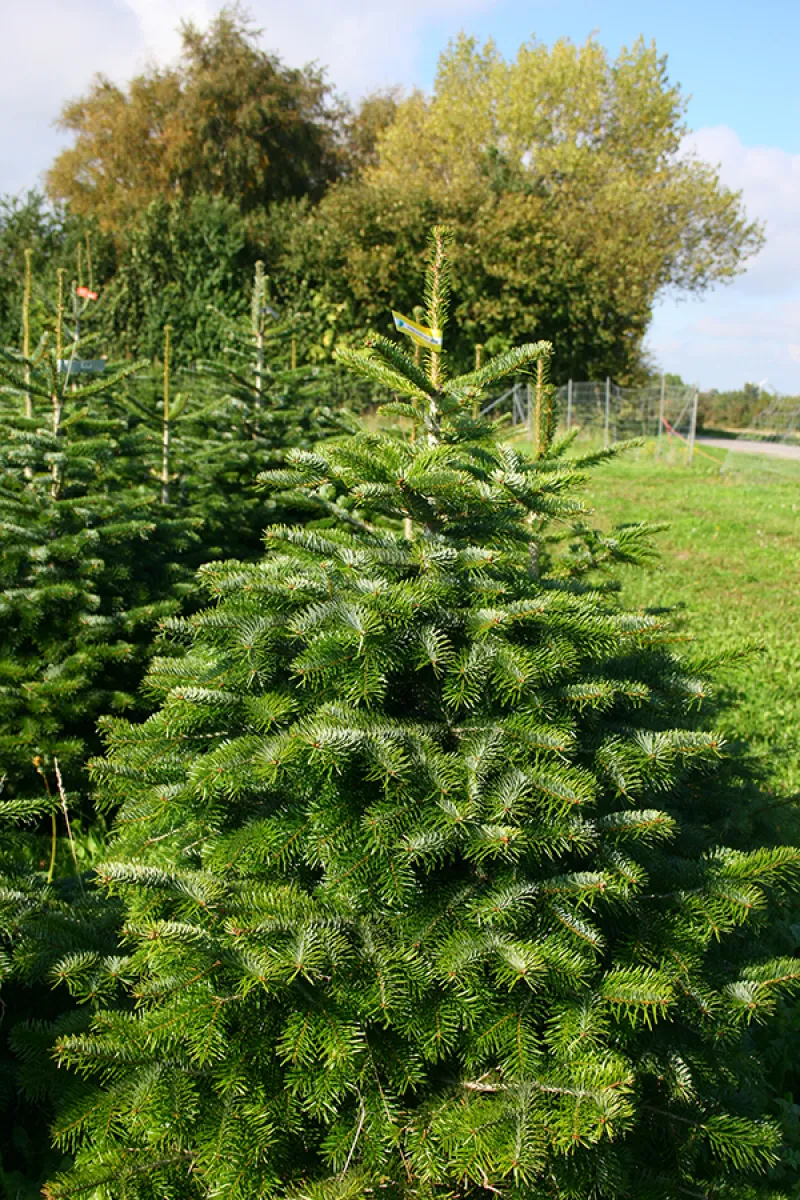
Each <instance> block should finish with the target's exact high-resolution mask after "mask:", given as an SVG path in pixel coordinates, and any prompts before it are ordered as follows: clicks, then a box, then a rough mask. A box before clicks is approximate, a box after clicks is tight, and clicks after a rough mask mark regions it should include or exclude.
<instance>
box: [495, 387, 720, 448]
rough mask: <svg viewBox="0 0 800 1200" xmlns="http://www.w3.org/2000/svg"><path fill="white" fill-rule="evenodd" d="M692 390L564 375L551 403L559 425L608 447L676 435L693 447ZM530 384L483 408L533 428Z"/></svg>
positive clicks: (694, 392)
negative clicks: (565, 378)
mask: <svg viewBox="0 0 800 1200" xmlns="http://www.w3.org/2000/svg"><path fill="white" fill-rule="evenodd" d="M697 396H698V393H697V389H696V388H694V387H689V386H686V385H685V384H671V383H667V382H666V380H661V381H660V382H658V383H656V384H654V385H652V386H648V387H639V388H623V387H619V385H618V384H616V383H614V382H613V380H611V379H606V380H603V381H602V382H585V381H578V380H572V379H570V380H569V382H568V383H565V384H562V386H561V387H559V388H557V389H556V392H555V404H556V410H557V413H558V423H559V426H560V427H561V429H564V430H569V429H572V428H575V427H577V428H579V429H580V430H581V432H582V433H583V434H587V435H589V436H590V437H592V438H593V439H596V440H602V442H603V444H604V445H606V446H608V445H610V444H611V443H612V442H617V441H623V440H625V439H626V438H632V437H644V438H655V439H656V440H657V441H660V440H661V439H663V438H664V437H665V436H677V437H679V438H681V439H683V440H685V441H686V443H687V445H688V447H689V454H690V456H691V453H692V451H693V447H694V440H695V433H696V430H697ZM534 406H535V385H533V384H531V383H529V382H522V381H518V382H517V383H515V384H514V385H513V387H511V388H509V389H508V390H507V391H505V392H503V393H502V395H500V396H497V397H495V398H494V399H493V400H491V401H490V402H489V403H488V404H487V405H486V406H485V407H484V409H483V412H484V413H486V414H494V415H496V416H501V415H505V416H506V417H510V418H511V424H512V425H513V426H516V427H520V426H527V428H528V430H529V431H531V432H532V430H533V409H534Z"/></svg>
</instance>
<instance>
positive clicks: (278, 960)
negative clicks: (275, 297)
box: [0, 229, 800, 1200]
mask: <svg viewBox="0 0 800 1200" xmlns="http://www.w3.org/2000/svg"><path fill="white" fill-rule="evenodd" d="M447 241H448V239H447V235H446V233H445V231H443V230H441V229H437V230H435V231H434V233H433V235H432V239H431V249H430V260H429V263H428V271H427V277H426V293H425V312H426V316H425V322H426V324H427V326H428V327H429V328H430V329H431V330H435V331H439V332H441V333H442V335H443V338H444V346H445V352H444V353H440V352H439V351H438V349H432V350H426V351H425V352H424V353H422V352H421V351H420V350H419V349H418V350H417V351H416V352H415V353H414V354H413V355H409V354H407V353H406V352H405V350H404V349H403V348H402V347H401V346H400V345H398V344H397V343H396V342H395V341H392V340H389V339H387V338H385V337H383V336H381V335H372V336H370V338H369V339H368V342H367V345H366V347H365V348H364V349H363V350H360V351H347V352H343V353H342V354H341V355H340V360H341V362H342V363H343V365H344V366H345V367H347V368H348V369H349V370H351V371H352V372H353V374H354V376H357V377H360V378H361V379H364V380H366V381H367V383H368V385H369V386H370V387H371V388H374V389H375V390H376V391H383V392H388V393H390V394H392V395H393V396H394V400H393V402H392V403H391V404H389V405H387V406H385V408H386V415H387V418H388V417H391V419H392V420H393V421H394V422H395V424H394V425H393V426H391V427H390V426H389V425H388V424H387V425H386V427H385V428H381V430H379V431H377V432H369V431H366V430H365V429H363V428H361V427H359V426H358V425H355V424H352V423H351V422H350V421H349V419H348V418H347V417H346V416H344V415H343V414H341V413H340V412H335V413H334V412H333V411H332V408H331V405H330V404H329V403H328V401H329V400H330V396H331V394H332V383H331V379H330V377H329V376H328V375H327V374H326V373H325V372H319V371H316V372H310V371H308V370H306V369H304V368H303V367H302V366H300V367H298V366H297V365H296V364H295V363H294V362H293V361H292V357H291V354H290V353H288V355H287V351H288V347H289V345H290V339H291V328H290V327H288V326H287V325H285V324H282V323H281V322H280V321H278V320H276V319H275V315H274V314H273V313H272V311H271V309H270V307H269V300H268V295H267V285H266V281H265V279H264V277H263V275H262V273H261V272H260V271H259V272H258V273H257V275H256V279H255V283H254V288H253V300H252V309H251V314H250V318H249V321H248V322H247V323H246V325H241V326H231V328H230V330H229V338H228V341H229V346H230V353H229V355H228V356H227V358H226V360H225V362H224V363H213V364H212V363H207V364H199V365H198V368H197V370H196V371H195V372H194V373H193V374H192V375H191V376H186V377H184V378H183V379H182V380H180V381H179V385H178V386H177V387H176V381H175V380H174V378H173V376H172V373H171V372H170V370H169V353H168V338H169V331H166V335H165V337H166V340H165V352H164V361H163V364H162V367H161V373H160V377H158V378H157V380H156V382H155V383H154V382H153V376H152V375H145V376H141V375H139V374H137V370H136V364H127V365H125V366H121V367H114V366H113V365H110V366H108V367H107V368H106V371H105V373H104V374H102V375H100V376H98V377H97V378H96V379H94V378H92V382H84V377H83V376H82V375H81V374H79V373H76V370H75V369H74V368H75V366H76V361H78V360H77V355H78V353H79V352H80V353H83V352H84V350H85V347H86V344H85V343H82V342H80V341H79V340H78V336H77V334H78V331H77V328H76V326H77V324H78V321H79V318H80V317H81V315H82V303H83V302H82V301H81V300H80V298H77V297H73V296H70V297H69V300H67V298H66V291H65V289H64V287H63V281H62V285H61V290H60V292H59V295H58V297H57V298H56V304H55V313H54V323H53V334H52V338H51V339H49V340H48V341H47V342H46V343H45V344H42V345H40V346H39V347H37V348H32V347H31V346H30V345H28V344H27V342H25V344H24V345H23V347H22V349H21V351H16V352H11V351H9V352H7V353H6V354H5V355H4V357H3V359H2V365H0V376H1V377H2V380H3V381H4V388H3V392H2V399H1V401H0V437H1V438H2V444H0V459H1V460H2V483H1V484H0V530H1V532H0V537H1V538H2V541H1V542H0V552H1V557H0V570H1V571H2V597H1V598H0V606H1V607H0V611H2V616H3V646H2V651H1V652H0V653H1V655H2V657H0V754H2V760H3V767H4V772H5V791H4V793H3V797H2V808H1V809H0V812H1V813H2V819H3V825H2V843H0V870H1V871H2V882H1V885H0V936H2V940H3V947H2V961H1V962H0V970H2V994H1V997H0V998H2V1001H3V1005H4V1009H3V1021H2V1026H1V1027H0V1032H2V1038H3V1041H2V1056H3V1057H2V1064H1V1067H0V1069H1V1070H2V1081H3V1089H4V1103H5V1105H6V1111H7V1114H8V1116H9V1117H10V1121H9V1122H8V1123H7V1129H8V1131H9V1132H7V1133H6V1134H5V1137H4V1140H3V1142H2V1160H0V1171H2V1175H0V1178H1V1179H2V1182H3V1185H4V1187H5V1189H6V1192H7V1194H8V1195H9V1196H12V1195H14V1196H20V1197H27V1196H33V1195H36V1194H38V1191H39V1188H40V1187H41V1185H42V1183H43V1181H44V1180H46V1181H47V1182H46V1183H45V1195H46V1196H47V1197H49V1200H62V1198H63V1200H66V1198H67V1197H70V1198H71V1197H88V1198H90V1200H123V1198H124V1200H163V1198H165V1197H169V1198H174V1200H195V1198H197V1200H200V1198H203V1200H211V1197H226V1198H230V1200H255V1198H257V1197H258V1198H260V1197H265V1198H266V1197H281V1198H284V1197H285V1198H286V1200H289V1198H293V1200H345V1198H349V1197H352V1198H353V1200H355V1198H356V1197H362V1196H373V1195H374V1196H378V1195H385V1196H386V1197H387V1198H390V1197H397V1198H398V1200H400V1198H401V1197H402V1198H404V1200H410V1198H411V1197H420V1198H428V1200H434V1198H437V1200H438V1198H442V1200H443V1198H444V1197H462V1198H469V1200H478V1197H484V1196H486V1197H488V1196H493V1195H499V1196H504V1197H508V1198H509V1200H523V1198H525V1200H527V1198H530V1200H545V1198H547V1200H555V1198H558V1200H588V1198H590V1197H592V1198H596V1200H633V1198H634V1197H635V1198H636V1200H665V1198H666V1200H679V1198H680V1197H685V1196H695V1197H707V1198H711V1197H715V1198H717V1197H719V1198H723V1197H729V1198H731V1200H733V1198H736V1200H767V1198H770V1200H778V1198H779V1197H781V1196H783V1197H788V1196H790V1195H792V1194H795V1195H797V1194H798V1192H797V1178H796V1176H797V1172H796V1171H795V1170H794V1168H793V1166H792V1157H791V1156H792V1144H791V1138H789V1141H788V1142H787V1140H786V1137H785V1133H786V1130H785V1129H784V1130H783V1131H782V1129H781V1123H780V1117H781V1113H782V1112H783V1115H784V1116H785V1114H786V1111H787V1103H786V1102H784V1106H783V1109H781V1107H780V1105H779V1104H778V1103H777V1102H776V1095H775V1093H776V1087H779V1083H778V1081H779V1080H781V1079H783V1080H785V1079H786V1078H787V1075H786V1071H784V1074H783V1076H781V1072H780V1069H779V1067H778V1066H776V1064H775V1062H774V1060H775V1058H776V1057H778V1056H783V1057H784V1058H785V1057H786V1055H787V1054H789V1055H791V1053H792V1052H793V1050H796V1048H797V1043H796V1040H795V1039H793V1036H792V1020H791V1007H790V1006H791V997H792V994H793V992H794V991H795V990H796V988H797V985H798V983H800V961H798V960H797V959H796V958H795V957H794V956H793V954H792V941H791V935H790V933H789V929H790V925H791V921H790V914H791V911H792V909H791V905H792V894H793V892H794V890H795V889H796V886H797V882H798V876H799V875H800V850H797V849H795V848H793V847H791V846H786V845H782V844H780V843H779V842H778V841H777V839H776V837H775V836H774V834H773V831H772V829H771V827H770V824H769V806H767V805H765V804H763V803H762V802H761V798H760V797H759V795H758V787H757V780H755V779H754V778H753V777H752V776H751V775H750V774H748V770H747V766H746V763H744V761H741V762H740V761H738V760H737V759H736V758H735V757H730V756H728V755H727V754H726V751H725V748H724V743H723V738H722V736H721V735H720V734H719V733H718V732H715V731H714V730H713V729H711V728H710V720H709V715H708V714H709V711H713V691H714V689H713V681H712V679H711V678H710V677H711V676H713V667H714V664H713V663H711V662H710V660H709V659H708V657H707V656H705V655H704V654H703V653H702V649H701V650H699V651H698V650H696V649H694V648H691V647H689V648H688V649H687V648H686V646H685V645H684V644H683V642H681V641H680V640H679V639H677V638H676V635H675V631H674V628H673V625H672V622H671V618H670V617H669V615H668V614H667V613H665V611H659V612H658V613H635V612H631V611H629V610H627V609H626V608H625V607H624V605H623V604H621V603H620V599H619V595H618V567H620V566H621V565H623V564H627V565H637V564H641V563H643V562H644V561H646V560H647V558H648V557H649V556H650V554H651V553H652V547H651V534H652V533H653V532H654V531H653V529H651V528H648V527H647V526H645V525H642V524H638V525H628V526H625V527H623V528H621V529H618V530H616V531H615V532H614V534H613V535H611V536H609V535H606V536H603V535H601V534H600V533H599V532H598V531H597V530H596V529H594V528H593V527H592V525H591V523H590V514H589V513H588V512H587V510H586V508H585V506H584V504H583V502H582V501H581V499H580V487H581V484H582V482H583V480H584V479H585V475H586V472H587V471H588V470H590V469H594V468H595V467H597V468H600V469H601V468H602V462H603V461H604V460H605V459H607V458H608V457H610V456H611V455H613V454H614V453H616V452H617V451H615V450H613V449H612V450H610V451H602V452H599V453H594V454H584V455H583V456H576V455H575V454H574V452H573V451H574V446H573V450H572V451H570V446H571V445H572V441H571V438H558V437H557V436H556V434H555V428H554V424H555V422H554V413H553V411H552V407H551V396H552V392H551V389H550V388H549V385H548V382H547V364H548V360H549V357H550V353H551V347H550V346H549V345H548V344H547V343H535V344H531V345H526V346H522V347H520V348H519V349H517V350H513V351H509V352H508V353H505V354H502V355H499V356H498V357H496V358H494V359H492V360H491V361H489V362H488V363H487V364H486V365H484V366H481V367H476V369H475V370H474V371H472V372H470V373H469V374H467V375H461V376H459V377H455V378H451V377H450V376H449V375H448V372H447V356H446V346H447V327H446V322H447V297H448V290H449V277H448V265H447ZM87 303H91V301H87ZM221 319H222V318H221ZM88 348H89V349H91V345H90V344H89V347H88ZM70 364H71V366H70ZM526 372H533V373H534V374H535V375H536V381H537V392H538V395H539V397H540V398H541V400H542V403H541V405H540V409H539V421H538V427H537V430H536V444H535V446H534V447H533V451H532V453H530V454H528V453H525V452H523V451H522V450H521V449H519V448H516V447H515V446H514V445H512V444H509V443H508V442H506V441H504V440H503V438H502V436H498V431H497V428H496V427H493V426H492V425H491V424H490V423H489V422H487V421H486V420H485V419H484V418H482V417H480V416H479V415H478V414H479V412H480V407H481V404H480V402H481V398H482V397H483V396H484V394H485V392H486V390H487V389H489V388H491V387H493V386H495V385H497V384H499V383H500V382H501V381H503V380H504V379H507V378H508V377H510V376H515V375H519V374H520V373H526ZM142 379H144V382H142ZM568 451H569V452H568ZM256 482H257V483H258V486H256ZM264 530H266V533H265V534H264ZM262 538H263V540H262ZM87 767H88V769H87ZM776 1014H777V1015H779V1016H780V1017H781V1019H780V1020H778V1021H776ZM789 1069H790V1068H789ZM788 1107H789V1108H791V1105H788ZM784 1124H786V1122H784ZM793 1189H794V1191H793Z"/></svg>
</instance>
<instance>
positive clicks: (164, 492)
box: [161, 325, 172, 504]
mask: <svg viewBox="0 0 800 1200" xmlns="http://www.w3.org/2000/svg"><path fill="white" fill-rule="evenodd" d="M171 329H172V326H171V325H165V326H164V420H163V425H162V435H161V503H162V504H169V335H170V330H171Z"/></svg>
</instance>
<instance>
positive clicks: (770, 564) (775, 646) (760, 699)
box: [587, 443, 800, 796]
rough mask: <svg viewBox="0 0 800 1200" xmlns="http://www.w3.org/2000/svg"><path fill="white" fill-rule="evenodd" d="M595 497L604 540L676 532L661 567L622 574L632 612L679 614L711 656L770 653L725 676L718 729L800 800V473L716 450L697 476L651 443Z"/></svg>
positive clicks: (600, 484)
mask: <svg viewBox="0 0 800 1200" xmlns="http://www.w3.org/2000/svg"><path fill="white" fill-rule="evenodd" d="M587 495H588V502H589V503H590V504H591V505H592V506H593V507H594V510H595V512H594V523H595V524H597V525H598V526H600V527H601V528H603V529H609V528H611V527H613V526H614V525H616V524H620V523H623V522H628V521H641V520H645V521H658V522H662V521H663V522H667V523H668V524H669V528H668V529H667V530H665V531H664V532H662V533H661V534H659V535H658V537H657V545H658V548H659V551H660V557H659V559H658V561H657V562H655V563H654V564H653V565H652V566H650V567H647V568H645V569H644V570H642V569H639V568H630V569H628V568H625V569H624V570H623V573H622V581H623V593H622V595H623V598H624V601H625V603H626V605H627V606H629V607H637V608H638V607H643V608H647V607H651V606H655V607H661V606H674V608H675V615H676V619H677V620H678V622H679V623H680V626H681V628H682V630H683V631H685V632H686V633H687V634H689V635H691V636H692V637H693V638H694V639H695V640H696V642H697V643H698V645H699V646H700V647H701V648H702V649H703V650H709V651H716V650H721V649H725V650H727V649H731V648H736V647H737V646H742V645H744V644H745V643H748V642H751V643H752V642H754V641H755V642H757V643H759V644H760V645H761V647H762V649H761V651H760V652H759V653H757V654H754V655H753V656H752V657H750V658H748V659H746V660H745V661H744V662H740V663H738V664H737V665H736V667H735V668H731V667H726V668H725V669H724V670H723V671H722V672H721V674H720V686H721V689H722V692H721V698H722V699H724V701H725V708H724V711H723V712H722V714H721V716H720V718H718V720H717V722H716V723H717V724H718V725H719V726H720V727H721V728H722V729H723V731H724V732H725V733H726V735H727V736H728V737H729V738H730V739H742V740H744V741H746V742H747V743H748V744H749V746H750V748H751V750H752V752H753V753H755V754H756V755H757V756H758V757H759V758H760V759H761V761H762V762H763V763H764V765H765V767H766V769H767V776H768V779H769V784H770V788H771V790H774V791H775V792H776V793H777V794H778V795H781V796H788V795H791V794H794V793H800V463H797V462H791V461H786V460H774V459H766V458H764V457H761V456H757V455H752V456H751V455H746V454H736V455H733V454H728V453H726V452H725V451H722V450H714V451H705V453H704V454H702V455H697V456H696V457H695V461H694V464H693V466H692V467H689V466H688V465H686V461H685V453H684V452H683V450H674V449H673V450H668V451H667V452H666V454H665V455H664V456H663V457H662V458H660V459H658V458H656V455H655V446H654V444H652V443H651V444H646V445H644V446H643V447H641V448H637V449H634V450H632V451H630V452H628V453H626V454H625V455H624V456H622V457H621V458H619V459H617V460H615V461H612V462H610V463H608V464H605V465H604V466H601V467H599V468H597V469H595V470H593V471H592V473H591V478H590V482H589V486H588V489H587Z"/></svg>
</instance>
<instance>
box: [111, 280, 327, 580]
mask: <svg viewBox="0 0 800 1200" xmlns="http://www.w3.org/2000/svg"><path fill="white" fill-rule="evenodd" d="M214 315H215V318H216V321H217V324H218V326H219V329H220V331H221V332H220V340H221V341H222V342H223V345H224V354H223V355H222V356H221V357H220V358H218V359H215V360H207V361H202V362H200V363H198V364H196V365H195V366H194V367H193V368H192V369H184V370H182V371H179V372H173V371H172V370H171V363H170V342H171V338H170V333H171V330H170V327H169V326H167V327H166V329H165V331H164V352H163V356H162V362H161V364H160V365H157V366H156V368H155V369H154V370H153V371H151V372H149V373H142V374H139V375H137V376H136V377H135V378H134V379H132V380H131V381H130V383H129V385H128V388H127V392H126V395H125V397H124V401H123V407H124V413H125V415H126V416H127V417H128V418H129V419H130V423H131V430H132V436H133V437H135V438H137V439H138V443H139V446H140V450H139V454H140V456H141V459H142V461H143V462H146V463H147V464H148V471H149V475H150V477H151V481H152V484H151V486H152V487H153V490H154V495H155V493H156V490H157V499H158V502H160V504H161V505H162V506H166V505H172V506H173V507H174V510H175V512H177V513H183V514H185V515H188V516H191V517H192V518H193V519H195V520H197V521H199V522H201V523H202V543H201V545H200V547H199V553H198V555H197V556H196V563H195V565H199V564H200V563H202V562H207V561H209V560H211V559H214V558H238V559H247V558H253V557H257V556H259V555H260V553H261V551H262V548H263V530H264V528H265V526H266V525H267V524H269V523H270V522H271V521H274V520H275V519H276V518H283V519H286V518H287V516H288V515H289V514H287V513H286V512H277V511H276V508H275V504H274V501H272V500H271V499H270V498H268V497H266V496H264V495H263V493H259V492H258V491H257V490H256V489H255V488H254V486H253V484H254V481H255V479H256V476H257V475H258V474H259V472H260V471H263V470H264V468H265V467H267V466H270V465H274V464H276V463H279V462H282V461H283V458H284V456H285V454H286V452H287V451H288V450H289V449H290V448H292V447H297V446H303V447H309V446H310V445H312V444H313V443H314V441H316V440H317V439H318V438H319V437H321V436H323V435H324V434H325V433H331V432H334V431H336V430H337V429H340V428H341V426H342V421H343V417H342V416H341V415H337V416H336V417H334V415H333V414H332V412H331V411H330V409H329V408H328V406H327V405H326V404H325V399H326V396H327V390H328V383H329V378H330V375H331V372H330V369H325V368H324V367H321V366H319V365H314V366H310V365H307V364H300V365H298V362H297V350H296V343H297V336H296V334H297V331H298V326H299V322H298V321H297V320H296V319H292V318H291V317H290V318H283V319H282V318H280V317H279V314H278V313H277V312H276V310H275V309H274V308H273V306H272V304H271V303H270V296H269V281H268V279H267V277H266V275H265V274H264V270H263V264H262V263H260V262H259V263H257V264H256V270H255V276H254V280H253V288H252V293H251V303H250V312H249V315H248V317H247V319H246V320H240V319H232V318H230V317H229V316H228V315H227V314H226V313H225V312H223V311H220V310H216V309H215V310H214ZM292 515H293V516H296V515H297V514H294V513H293V514H292Z"/></svg>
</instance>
